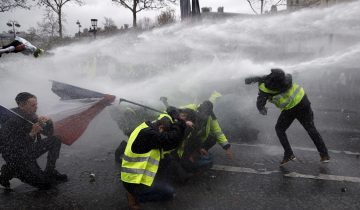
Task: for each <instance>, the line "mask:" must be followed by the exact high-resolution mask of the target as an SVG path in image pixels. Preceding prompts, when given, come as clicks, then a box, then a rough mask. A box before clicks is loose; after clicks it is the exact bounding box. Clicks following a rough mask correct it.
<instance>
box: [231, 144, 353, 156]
mask: <svg viewBox="0 0 360 210" xmlns="http://www.w3.org/2000/svg"><path fill="white" fill-rule="evenodd" d="M230 144H231V145H235V146H241V147H242V146H243V147H262V148H276V149H281V150H282V149H283V148H282V147H280V146H276V145H270V144H238V143H230ZM292 148H293V149H295V150H302V151H310V152H317V150H316V149H315V148H307V147H292ZM329 152H331V153H336V154H347V155H355V156H357V155H360V152H350V151H340V150H333V149H330V150H329Z"/></svg>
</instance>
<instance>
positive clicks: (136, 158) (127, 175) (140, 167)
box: [121, 123, 160, 186]
mask: <svg viewBox="0 0 360 210" xmlns="http://www.w3.org/2000/svg"><path fill="white" fill-rule="evenodd" d="M147 127H149V126H148V125H147V124H146V123H142V124H141V125H139V126H138V127H137V128H135V130H134V131H133V132H132V133H131V135H130V137H129V140H128V143H127V145H126V148H125V152H124V156H123V160H122V164H121V180H122V181H124V182H128V183H133V184H144V185H147V186H151V185H152V183H153V182H154V178H155V176H156V173H157V171H158V168H159V162H160V150H159V149H152V150H150V151H149V152H147V153H145V154H137V153H133V152H132V150H131V147H132V144H133V143H134V141H135V139H136V137H137V136H138V134H139V132H140V131H141V130H142V129H144V128H147Z"/></svg>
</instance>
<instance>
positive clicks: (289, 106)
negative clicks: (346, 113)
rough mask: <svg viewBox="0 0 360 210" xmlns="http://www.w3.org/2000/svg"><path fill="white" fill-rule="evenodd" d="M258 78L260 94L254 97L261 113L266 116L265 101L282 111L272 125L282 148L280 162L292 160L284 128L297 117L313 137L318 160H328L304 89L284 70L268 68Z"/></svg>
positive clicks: (291, 152)
mask: <svg viewBox="0 0 360 210" xmlns="http://www.w3.org/2000/svg"><path fill="white" fill-rule="evenodd" d="M261 80H263V81H259V94H258V97H257V102H256V105H257V109H258V110H259V112H260V114H262V115H266V114H267V108H266V107H265V105H266V102H267V101H270V102H271V103H273V104H275V106H276V107H278V108H279V109H280V110H281V114H280V116H279V118H278V121H277V123H276V126H275V130H276V134H277V136H278V137H279V140H280V143H281V145H282V146H283V148H284V151H285V152H284V158H283V160H282V161H281V165H284V164H286V163H288V162H289V161H291V160H295V159H296V158H295V155H294V153H293V151H292V149H291V146H290V144H289V141H288V138H287V136H286V133H285V132H286V130H287V129H288V128H289V127H290V125H291V124H292V122H293V121H294V120H295V119H297V120H298V121H299V122H300V123H301V125H302V126H303V127H304V128H305V130H306V131H307V132H308V134H309V135H310V137H311V139H312V140H313V142H314V144H315V146H316V148H317V150H318V152H319V153H320V161H321V162H329V160H330V157H329V154H328V150H327V148H326V146H325V143H324V141H323V139H322V137H321V135H320V134H319V132H318V131H317V129H316V127H315V124H314V115H313V111H312V109H311V106H310V101H309V99H308V97H307V96H306V94H305V91H304V89H303V88H302V87H300V86H299V85H298V84H296V83H293V82H292V76H291V75H290V74H286V75H285V73H284V71H283V70H281V69H271V73H270V74H269V75H267V76H266V77H263V78H262V79H261Z"/></svg>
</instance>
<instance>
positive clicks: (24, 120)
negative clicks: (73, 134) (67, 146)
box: [0, 92, 67, 189]
mask: <svg viewBox="0 0 360 210" xmlns="http://www.w3.org/2000/svg"><path fill="white" fill-rule="evenodd" d="M15 101H16V103H17V104H18V107H17V108H13V109H12V111H13V112H15V113H17V114H18V115H20V116H21V117H18V116H15V115H14V116H12V117H10V118H9V119H7V120H6V122H5V123H2V125H1V131H0V138H1V141H2V156H3V158H4V160H5V162H6V164H4V165H3V166H2V168H1V175H0V184H1V185H3V186H4V187H7V188H8V187H10V183H9V180H10V179H12V178H19V179H20V180H21V181H23V182H25V183H28V184H30V185H32V186H34V187H37V188H39V189H49V188H50V187H51V186H52V183H53V181H55V180H56V181H67V176H66V175H65V174H60V173H59V172H58V171H57V170H56V169H55V165H56V160H57V159H58V158H59V153H60V148H61V141H60V140H59V138H58V137H56V136H53V130H54V128H53V123H52V121H51V119H49V118H48V117H44V116H37V114H36V111H37V98H36V96H34V95H33V94H31V93H27V92H22V93H19V94H18V95H17V96H16V98H15ZM41 134H42V135H45V136H47V138H44V139H43V138H41ZM46 152H48V156H47V164H46V168H45V170H44V171H43V170H41V168H40V167H39V165H38V164H37V161H36V159H37V158H39V157H40V156H41V155H43V154H44V153H46Z"/></svg>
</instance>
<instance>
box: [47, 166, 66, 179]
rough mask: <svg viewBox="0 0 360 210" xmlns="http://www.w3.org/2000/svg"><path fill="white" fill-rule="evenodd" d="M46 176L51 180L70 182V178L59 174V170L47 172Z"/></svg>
mask: <svg viewBox="0 0 360 210" xmlns="http://www.w3.org/2000/svg"><path fill="white" fill-rule="evenodd" d="M45 175H46V176H47V177H48V178H49V179H53V180H56V181H61V182H66V181H68V177H67V175H66V174H61V173H59V172H58V171H57V170H55V169H52V170H45Z"/></svg>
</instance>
